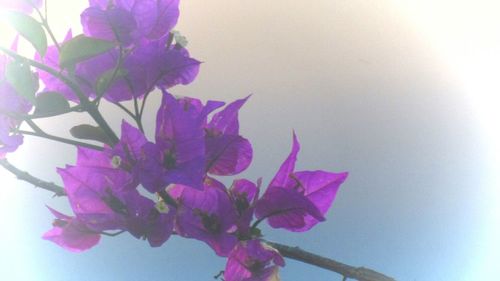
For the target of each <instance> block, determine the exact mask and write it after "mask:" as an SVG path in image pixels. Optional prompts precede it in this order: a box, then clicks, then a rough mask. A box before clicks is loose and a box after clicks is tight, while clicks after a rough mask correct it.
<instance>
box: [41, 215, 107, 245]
mask: <svg viewBox="0 0 500 281" xmlns="http://www.w3.org/2000/svg"><path fill="white" fill-rule="evenodd" d="M49 210H50V211H51V212H52V214H54V216H55V217H56V219H55V220H54V223H53V224H52V225H53V228H52V229H51V230H49V231H47V232H46V233H45V234H44V235H43V236H42V238H43V239H46V240H50V241H52V242H54V243H56V244H57V245H59V246H61V247H63V248H64V249H66V250H69V251H72V252H81V251H85V250H88V249H90V248H92V247H93V246H95V245H96V244H97V243H99V239H100V238H101V235H100V234H99V233H98V232H96V231H94V230H92V229H90V228H88V227H87V226H86V225H85V224H84V223H83V222H81V221H80V220H79V219H78V218H75V217H70V216H67V215H64V214H62V213H59V212H58V211H56V210H54V209H52V208H50V207H49Z"/></svg>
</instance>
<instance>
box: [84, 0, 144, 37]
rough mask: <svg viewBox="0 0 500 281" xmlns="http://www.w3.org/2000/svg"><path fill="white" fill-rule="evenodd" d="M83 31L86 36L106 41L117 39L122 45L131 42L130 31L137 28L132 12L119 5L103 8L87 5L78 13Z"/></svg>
mask: <svg viewBox="0 0 500 281" xmlns="http://www.w3.org/2000/svg"><path fill="white" fill-rule="evenodd" d="M80 18H81V22H82V26H83V33H84V34H85V35H87V36H90V37H94V38H99V39H103V40H108V41H118V42H120V43H122V44H124V45H128V44H130V43H132V40H133V39H132V35H131V33H132V31H134V30H135V29H136V28H137V24H136V22H135V19H134V17H133V16H132V14H131V13H130V12H129V11H127V10H124V9H122V8H119V7H109V8H107V9H105V10H102V9H100V8H99V7H89V8H87V9H85V11H83V13H82V14H81V15H80Z"/></svg>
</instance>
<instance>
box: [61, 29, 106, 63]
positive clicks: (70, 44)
mask: <svg viewBox="0 0 500 281" xmlns="http://www.w3.org/2000/svg"><path fill="white" fill-rule="evenodd" d="M114 46H115V44H114V43H113V42H110V41H105V40H101V39H96V38H91V37H87V36H85V35H78V36H76V37H75V38H73V39H71V40H68V41H66V42H64V44H63V45H62V46H61V53H60V54H59V65H60V66H61V67H68V66H71V65H74V64H76V63H78V62H81V61H84V60H87V59H89V58H92V57H95V56H97V55H100V54H102V53H104V52H106V51H108V50H110V49H112V48H113V47H114Z"/></svg>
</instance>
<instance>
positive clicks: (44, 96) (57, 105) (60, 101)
mask: <svg viewBox="0 0 500 281" xmlns="http://www.w3.org/2000/svg"><path fill="white" fill-rule="evenodd" d="M68 109H69V102H68V100H67V99H66V98H65V97H64V96H62V95H61V94H59V93H57V92H45V93H41V94H39V95H38V96H37V97H36V98H35V114H57V113H62V112H65V111H67V110H68Z"/></svg>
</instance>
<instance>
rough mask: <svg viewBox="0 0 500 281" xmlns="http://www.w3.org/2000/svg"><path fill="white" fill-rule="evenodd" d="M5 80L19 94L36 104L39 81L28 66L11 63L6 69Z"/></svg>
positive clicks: (15, 62)
mask: <svg viewBox="0 0 500 281" xmlns="http://www.w3.org/2000/svg"><path fill="white" fill-rule="evenodd" d="M5 80H6V81H7V82H8V83H9V84H10V85H11V86H12V87H13V88H14V89H15V90H16V92H17V94H19V95H20V96H22V97H24V98H25V99H27V100H29V101H30V102H31V103H35V93H36V91H37V90H38V80H37V79H36V76H35V75H34V74H33V73H32V72H31V69H30V67H29V65H28V64H23V63H19V62H17V61H14V62H11V63H9V64H7V65H6V67H5Z"/></svg>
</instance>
